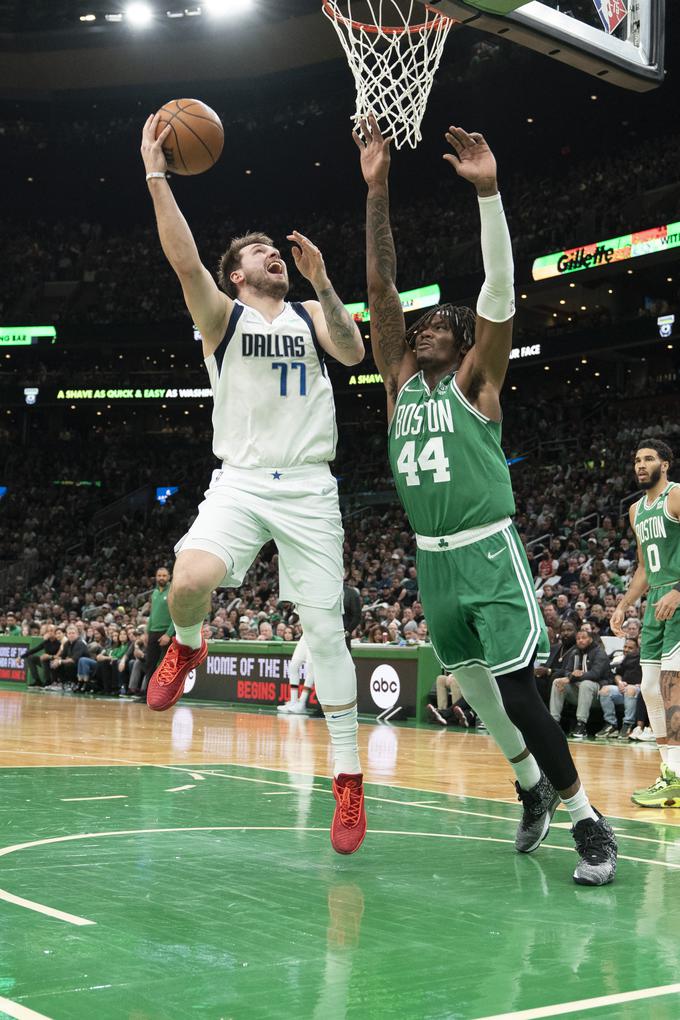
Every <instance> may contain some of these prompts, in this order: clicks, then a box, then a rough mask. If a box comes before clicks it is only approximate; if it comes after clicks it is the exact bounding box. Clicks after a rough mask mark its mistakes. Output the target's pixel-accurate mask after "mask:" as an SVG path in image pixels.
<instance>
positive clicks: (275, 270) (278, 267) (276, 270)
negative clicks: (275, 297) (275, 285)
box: [267, 262, 284, 276]
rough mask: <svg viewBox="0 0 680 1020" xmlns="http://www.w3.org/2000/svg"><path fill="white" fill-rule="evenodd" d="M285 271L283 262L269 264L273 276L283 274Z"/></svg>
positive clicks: (268, 269)
mask: <svg viewBox="0 0 680 1020" xmlns="http://www.w3.org/2000/svg"><path fill="white" fill-rule="evenodd" d="M283 271H284V266H283V262H270V263H269V265H268V266H267V272H268V273H271V274H272V276H283Z"/></svg>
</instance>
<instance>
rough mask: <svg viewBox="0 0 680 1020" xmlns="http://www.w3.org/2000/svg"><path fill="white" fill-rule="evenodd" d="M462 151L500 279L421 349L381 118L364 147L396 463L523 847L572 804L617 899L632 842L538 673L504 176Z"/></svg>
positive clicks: (439, 311) (579, 830)
mask: <svg viewBox="0 0 680 1020" xmlns="http://www.w3.org/2000/svg"><path fill="white" fill-rule="evenodd" d="M446 138H447V141H448V143H449V144H450V146H451V148H452V150H453V152H452V153H448V154H447V155H446V156H445V157H444V158H445V159H446V160H447V161H448V162H449V163H450V164H451V165H452V166H453V167H454V169H455V170H456V173H457V174H458V176H459V177H462V178H463V179H464V180H467V181H469V182H470V183H471V184H473V185H474V186H475V188H476V190H477V194H478V197H479V212H480V218H481V247H482V256H483V261H484V269H485V273H486V279H485V281H484V285H483V287H482V290H481V293H480V295H479V300H478V303H477V313H476V314H475V313H474V312H473V311H472V309H469V308H463V307H459V306H454V305H442V306H440V307H438V308H435V309H434V310H432V311H430V312H428V313H427V314H425V315H424V316H423V317H422V318H421V319H420V320H419V321H418V322H417V323H416V324H415V325H414V326H413V327H412V328H411V329H410V330H409V332H408V333H407V334H406V333H405V324H404V316H403V312H402V308H401V303H400V301H399V295H398V292H397V288H396V255H395V250H394V242H393V239H392V232H391V227H390V220H389V195H388V176H389V163H390V153H389V140H386V139H383V137H382V135H381V134H380V130H379V128H378V124H377V122H376V120H375V118H373V117H370V118H369V119H368V121H367V122H366V121H365V122H362V124H361V128H360V131H359V132H358V133H357V132H355V141H356V143H357V145H358V146H359V148H360V150H361V169H362V173H363V176H364V180H365V181H366V183H367V185H368V199H367V207H366V244H367V274H368V296H369V305H370V316H371V341H372V347H373V355H374V358H375V361H376V364H377V366H378V369H379V371H380V372H381V373H382V377H383V381H384V384H385V388H386V390H387V417H388V421H389V434H388V443H389V457H390V463H391V467H392V471H393V473H394V478H395V482H396V486H397V492H398V494H399V498H400V500H401V502H402V504H403V506H404V509H405V510H406V512H407V514H408V517H409V520H410V522H411V526H412V527H413V529H414V530H415V532H416V543H417V547H418V553H417V565H418V581H419V585H420V597H421V601H422V604H423V608H424V610H425V616H426V618H427V623H428V627H429V631H430V636H431V640H432V644H433V647H434V650H435V652H436V653H437V657H438V658H439V660H440V661H441V663H442V665H443V666H445V667H446V668H448V669H449V670H450V671H451V672H453V673H454V674H455V676H456V679H457V680H458V682H459V684H460V687H461V689H462V691H463V695H464V696H465V698H466V700H467V701H468V702H469V703H470V704H471V705H472V707H473V708H474V709H475V711H476V712H477V713H478V715H480V716H481V718H482V719H483V720H484V722H485V723H486V726H487V728H488V730H489V732H490V733H491V735H492V736H493V737H494V739H495V740H496V742H497V743H498V745H499V747H500V748H501V750H502V751H503V752H504V753H505V755H506V757H507V758H508V760H509V761H510V762H511V764H512V766H513V769H514V771H515V775H516V777H517V783H516V788H517V793H518V796H519V798H520V800H521V801H522V804H523V808H524V811H523V817H522V820H521V822H520V826H519V830H518V833H517V838H516V841H515V846H516V848H517V849H518V850H520V851H524V852H530V851H531V850H535V849H536V847H537V846H538V845H539V844H540V843H541V841H542V840H543V839H544V838H545V836H546V835H547V832H548V829H549V826H550V821H551V819H552V815H553V813H554V811H555V808H556V806H557V803H558V800H559V799H560V798H561V800H562V801H563V803H564V805H565V807H566V808H567V810H568V811H569V813H570V816H571V819H572V822H573V828H572V834H573V836H574V840H575V843H576V849H577V851H578V853H579V858H580V859H579V862H578V864H577V866H576V869H575V871H574V880H575V881H576V882H577V883H579V884H581V885H604V884H606V883H607V882H611V881H612V879H613V878H614V875H615V873H616V850H617V847H616V841H615V839H614V834H613V832H612V830H611V828H610V826H609V825H608V823H607V821H606V820H605V819H604V818H603V817H602V816H601V815H600V813H599V812H597V811H596V810H595V809H594V808H593V807H592V806H591V804H590V802H589V800H588V798H587V796H586V793H585V790H584V789H583V787H582V785H581V782H580V780H579V778H578V774H577V772H576V767H575V765H574V762H573V759H572V757H571V754H570V752H569V746H568V743H567V740H566V737H565V735H564V733H563V731H562V730H561V728H560V726H559V725H558V724H557V723H556V722H555V721H554V720H553V719H552V718H551V716H550V714H549V712H548V710H547V708H546V707H545V705H544V703H543V701H542V700H541V698H540V696H539V693H538V689H537V687H536V683H535V680H534V673H533V663H534V659H535V656H536V651H537V647H538V644H539V640H540V639H541V636H542V632H543V631H544V628H543V624H542V621H541V618H540V611H539V607H538V603H537V601H536V597H535V594H534V588H533V583H532V578H531V574H530V571H529V567H528V563H527V559H526V555H525V553H524V549H523V547H522V545H521V542H520V541H519V537H518V535H517V532H516V530H515V528H514V526H513V524H512V522H511V520H510V517H511V515H512V514H513V513H514V512H515V503H514V498H513V493H512V485H511V482H510V474H509V471H508V466H507V462H506V459H505V456H504V454H503V451H502V449H501V444H500V438H501V407H500V399H499V398H500V391H501V388H502V386H503V381H504V379H505V374H506V372H507V368H508V360H509V356H510V350H511V347H512V319H513V315H514V294H513V261H512V249H511V245H510V236H509V233H508V228H507V224H506V222H505V214H504V212H503V206H502V203H501V197H500V194H499V193H498V187H497V183H496V161H495V159H494V156H493V153H492V152H491V150H490V148H489V146H488V145H487V144H486V142H485V140H484V138H483V137H482V136H481V135H479V134H468V133H467V132H465V131H463V130H462V129H461V128H456V127H451V128H449V131H448V132H447V133H446ZM527 749H528V750H527ZM555 791H558V793H559V797H558V796H557V795H556V793H555Z"/></svg>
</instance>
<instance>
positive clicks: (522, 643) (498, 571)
mask: <svg viewBox="0 0 680 1020" xmlns="http://www.w3.org/2000/svg"><path fill="white" fill-rule="evenodd" d="M416 540H417V543H418V555H417V565H418V582H419V587H420V598H421V601H422V604H423V609H424V612H425V619H426V620H427V625H428V629H429V632H430V639H431V641H432V647H433V648H434V651H435V653H436V655H437V657H438V659H439V661H440V662H441V663H442V665H443V666H445V667H446V668H447V669H450V670H451V671H452V672H455V670H456V669H457V668H458V667H460V666H471V665H475V664H477V665H482V666H487V667H488V668H489V669H490V670H491V672H492V673H493V674H495V675H496V676H499V675H501V674H502V673H512V672H515V671H516V670H518V669H523V668H524V667H525V666H527V665H528V663H530V662H531V660H532V658H533V656H534V654H535V653H536V657H537V659H538V660H539V661H540V660H545V659H546V658H547V656H548V652H549V650H550V649H549V645H548V636H547V633H546V630H545V625H544V623H543V618H542V615H541V612H540V609H539V607H538V600H537V598H536V594H535V591H534V582H533V579H532V577H531V572H530V570H529V564H528V561H527V558H526V554H525V552H524V548H523V546H522V543H521V542H520V540H519V536H518V534H517V531H516V529H515V527H514V525H513V524H512V522H511V521H510V518H509V517H507V518H505V519H504V520H502V521H497V522H496V523H494V524H490V525H486V526H484V527H481V528H472V529H469V530H468V531H464V532H460V533H459V534H457V535H445V536H443V537H436V538H429V537H425V536H421V535H417V536H416Z"/></svg>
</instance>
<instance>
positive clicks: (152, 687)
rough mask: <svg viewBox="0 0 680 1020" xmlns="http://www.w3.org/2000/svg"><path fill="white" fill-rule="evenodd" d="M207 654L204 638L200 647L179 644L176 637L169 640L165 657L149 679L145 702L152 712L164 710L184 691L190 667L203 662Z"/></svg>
mask: <svg viewBox="0 0 680 1020" xmlns="http://www.w3.org/2000/svg"><path fill="white" fill-rule="evenodd" d="M207 654H208V643H207V641H206V640H205V638H204V639H203V640H202V641H201V647H200V648H189V646H188V645H181V644H180V643H179V641H178V640H177V639H176V638H173V639H172V641H171V642H170V647H169V648H168V650H167V652H166V653H165V658H164V659H163V661H162V662H161V664H160V666H159V667H158V668H157V669H156V671H155V672H154V674H153V676H152V677H151V679H150V680H149V687H148V690H147V692H146V703H147V705H148V706H149V708H151V709H153V711H154V712H164V711H165V710H166V708H170V707H171V706H172V705H174V704H175V702H176V701H179V699H180V698H181V697H182V694H183V693H184V683H185V681H186V678H187V677H188V675H189V673H190V672H191V670H192V669H195V668H196V666H198V664H199V663H201V662H203V660H204V659H205V657H206V655H207Z"/></svg>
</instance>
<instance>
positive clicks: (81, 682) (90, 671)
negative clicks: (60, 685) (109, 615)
mask: <svg viewBox="0 0 680 1020" xmlns="http://www.w3.org/2000/svg"><path fill="white" fill-rule="evenodd" d="M88 632H91V637H90V638H89V639H88V641H87V654H85V655H82V656H81V657H80V659H79V660H78V670H77V675H76V684H75V686H74V688H73V690H74V691H75V692H76V693H80V692H82V691H85V690H94V679H93V678H94V675H95V673H96V671H97V655H98V654H99V652H101V650H102V649H103V647H104V645H105V644H106V630H105V628H104V627H103V626H102V625H101V624H98V625H96V626H95V627H91V628H90V627H88V628H87V632H86V633H88Z"/></svg>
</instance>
